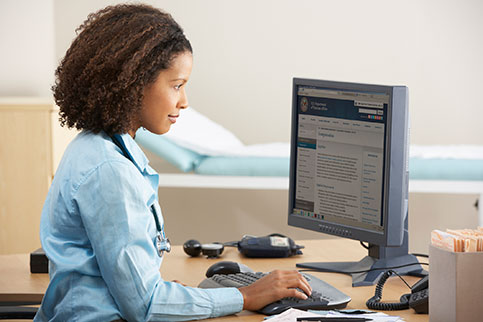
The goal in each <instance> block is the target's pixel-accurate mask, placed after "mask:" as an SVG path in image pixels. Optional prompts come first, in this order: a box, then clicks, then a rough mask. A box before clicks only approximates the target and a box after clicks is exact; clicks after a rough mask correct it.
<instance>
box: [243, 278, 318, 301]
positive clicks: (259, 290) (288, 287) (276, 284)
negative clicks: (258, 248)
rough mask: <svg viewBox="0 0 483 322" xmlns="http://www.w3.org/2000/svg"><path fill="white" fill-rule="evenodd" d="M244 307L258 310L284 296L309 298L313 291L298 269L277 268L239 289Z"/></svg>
mask: <svg viewBox="0 0 483 322" xmlns="http://www.w3.org/2000/svg"><path fill="white" fill-rule="evenodd" d="M239 290H240V292H241V293H242V295H243V299H244V306H243V308H244V309H247V310H258V309H260V308H262V307H264V306H265V305H267V304H270V303H272V302H275V301H277V300H280V299H282V298H284V297H296V298H299V299H302V300H304V299H307V297H308V296H310V294H311V293H312V288H311V287H310V285H309V283H308V282H307V280H306V279H305V278H304V277H303V276H302V274H300V273H299V272H298V271H281V270H275V271H273V272H271V273H270V274H268V275H267V276H265V277H263V278H261V279H259V280H258V281H256V282H255V283H253V284H251V285H249V286H246V287H242V288H240V289H239Z"/></svg>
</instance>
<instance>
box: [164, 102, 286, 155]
mask: <svg viewBox="0 0 483 322" xmlns="http://www.w3.org/2000/svg"><path fill="white" fill-rule="evenodd" d="M164 136H165V137H166V138H167V139H169V140H171V141H172V142H173V143H175V144H177V145H179V146H181V147H183V148H186V149H189V150H191V151H194V152H196V153H198V154H201V155H207V156H255V157H288V156H289V155H290V144H289V143H269V144H254V145H248V146H245V145H244V144H243V143H242V141H240V139H238V138H237V137H236V136H235V135H234V134H233V133H232V132H230V131H229V130H227V129H225V128H224V127H223V126H221V125H220V124H218V123H216V122H214V121H212V120H210V119H209V118H207V117H206V116H204V115H203V114H201V113H199V112H197V111H196V110H195V109H194V108H192V107H189V108H187V109H186V110H182V111H181V112H180V116H179V118H178V120H177V121H176V123H175V124H173V125H172V126H171V129H170V130H169V131H168V133H166V134H164Z"/></svg>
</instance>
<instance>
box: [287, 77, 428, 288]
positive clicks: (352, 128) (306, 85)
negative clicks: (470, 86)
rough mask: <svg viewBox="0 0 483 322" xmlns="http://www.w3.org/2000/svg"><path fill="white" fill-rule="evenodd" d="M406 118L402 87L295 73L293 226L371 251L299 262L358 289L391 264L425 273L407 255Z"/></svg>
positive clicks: (400, 270) (399, 270) (399, 269)
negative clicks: (352, 258)
mask: <svg viewBox="0 0 483 322" xmlns="http://www.w3.org/2000/svg"><path fill="white" fill-rule="evenodd" d="M408 123H409V120H408V88H407V87H405V86H381V85H369V84H357V83H343V82H334V81H324V80H314V79H302V78H294V80H293V102H292V134H291V159H290V180H289V216H288V224H289V225H291V226H295V227H300V228H305V229H309V230H314V231H318V232H321V233H325V234H330V235H335V236H340V237H344V238H351V239H356V240H360V241H361V242H367V245H365V246H366V247H367V248H368V256H366V257H364V258H363V259H362V260H361V261H359V262H337V263H301V264H297V266H298V267H301V268H310V269H316V270H320V271H328V272H339V273H347V274H351V275H352V278H353V280H352V284H353V286H362V285H372V284H374V283H375V282H377V280H378V279H379V277H380V276H381V275H382V274H383V273H384V270H385V268H390V267H391V268H393V269H394V270H395V271H396V272H397V273H398V274H405V275H407V274H414V275H423V274H424V270H423V269H422V268H421V266H420V265H419V263H418V261H417V259H416V258H415V257H414V256H413V255H409V254H408V229H407V228H408V161H409V160H408V152H409V151H408V149H409V138H408V137H409V126H408ZM361 244H362V245H363V246H364V244H363V243H361ZM361 247H362V246H361ZM408 264H409V266H406V265H408ZM411 264H414V265H411Z"/></svg>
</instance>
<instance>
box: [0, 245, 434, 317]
mask: <svg viewBox="0 0 483 322" xmlns="http://www.w3.org/2000/svg"><path fill="white" fill-rule="evenodd" d="M298 243H299V244H302V245H305V249H304V250H303V251H304V255H302V256H297V257H292V258H284V259H250V258H244V257H242V256H241V255H240V254H239V253H238V251H237V250H236V248H231V247H227V248H225V251H224V253H223V255H222V257H221V258H219V259H206V258H202V257H198V258H190V257H188V256H186V254H185V253H184V252H183V249H182V247H181V246H174V247H173V250H172V251H171V253H169V254H168V255H166V258H165V260H164V263H163V266H162V267H161V274H162V277H163V279H165V280H174V279H177V280H180V281H181V282H183V283H185V284H187V285H190V286H197V285H198V284H199V283H200V282H201V280H202V279H203V278H204V273H205V272H206V270H207V269H208V267H210V266H211V265H212V264H214V263H216V262H217V261H222V260H231V261H237V262H241V263H244V264H246V265H248V266H249V267H251V268H252V269H254V270H255V271H262V272H266V271H271V270H273V269H276V268H278V269H295V264H296V263H299V262H313V261H350V260H359V259H361V258H362V257H363V256H365V255H366V252H367V251H366V250H365V249H364V248H362V247H361V246H360V245H359V243H358V242H357V241H352V240H346V239H327V240H306V241H299V242H298ZM0 263H1V265H0V301H6V300H9V301H15V300H38V299H40V298H42V295H43V293H44V291H45V289H46V288H47V285H48V275H47V274H30V271H29V255H27V254H18V255H0ZM311 274H313V275H315V276H317V277H319V278H321V279H323V280H325V281H326V282H328V283H330V284H332V285H333V286H335V287H337V288H338V289H340V290H341V291H342V292H344V293H346V294H348V295H349V296H350V297H351V298H352V301H351V302H349V304H348V306H347V308H348V309H359V308H366V306H365V302H366V300H367V299H368V298H370V297H371V296H373V295H374V286H365V287H355V288H353V287H352V285H351V277H350V276H348V275H343V274H334V273H315V272H311ZM404 278H405V279H406V281H407V282H408V283H409V285H412V284H414V283H415V282H416V281H417V280H418V278H416V277H411V276H406V277H404ZM408 292H409V290H408V288H407V287H406V285H405V284H404V283H403V282H402V281H401V280H400V279H399V278H397V277H392V278H390V279H389V280H388V281H387V282H386V285H385V287H384V292H383V299H384V300H385V301H390V302H395V301H399V297H400V296H401V295H402V294H403V293H408ZM386 313H388V314H391V315H399V316H401V317H404V318H405V320H406V321H411V322H412V321H428V320H429V318H428V315H420V314H414V311H413V310H411V309H409V310H404V311H392V312H386ZM263 317H264V316H263V315H259V314H255V313H252V312H248V311H243V312H241V313H239V314H237V315H232V316H226V317H221V318H217V319H216V320H217V321H262V320H263Z"/></svg>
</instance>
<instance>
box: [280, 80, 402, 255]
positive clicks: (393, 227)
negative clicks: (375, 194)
mask: <svg viewBox="0 0 483 322" xmlns="http://www.w3.org/2000/svg"><path fill="white" fill-rule="evenodd" d="M299 86H314V87H322V88H329V89H331V88H333V89H340V90H355V91H366V92H376V93H383V94H387V95H388V96H389V104H388V108H387V121H386V130H385V140H384V142H385V143H384V144H385V149H384V150H385V163H384V193H383V198H384V202H383V206H382V211H383V214H382V215H383V232H377V231H372V230H368V229H364V228H359V227H352V226H346V225H342V224H337V223H333V222H326V221H321V220H320V219H311V218H307V217H300V216H297V215H294V214H293V213H292V210H293V209H294V204H295V192H294V189H295V184H296V182H295V179H296V178H295V176H296V165H295V162H296V156H297V142H296V138H297V135H298V129H297V126H298V114H299V113H298V101H297V97H298V95H297V91H298V87H299ZM396 120H397V122H396ZM291 131H292V132H291V148H290V177H289V216H288V224H289V225H290V226H294V227H299V228H303V229H308V230H313V231H318V232H321V233H326V234H330V235H335V236H340V237H344V238H351V239H356V240H360V241H365V242H369V243H371V244H375V245H380V246H400V245H401V244H402V243H403V237H404V229H405V228H404V221H405V219H406V217H407V207H408V203H407V196H408V192H407V191H408V189H407V188H408V145H409V142H408V141H409V138H408V134H409V126H408V89H407V87H406V86H386V85H373V84H364V83H350V82H338V81H329V80H317V79H308V78H294V79H293V88H292V129H291ZM401 142H404V143H403V146H400V145H401ZM391 159H394V160H398V162H392V161H391ZM390 211H391V212H395V214H393V215H392V216H389V212H390Z"/></svg>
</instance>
